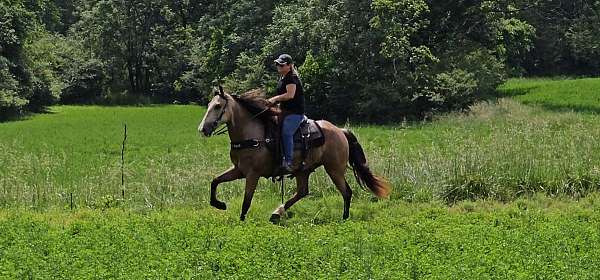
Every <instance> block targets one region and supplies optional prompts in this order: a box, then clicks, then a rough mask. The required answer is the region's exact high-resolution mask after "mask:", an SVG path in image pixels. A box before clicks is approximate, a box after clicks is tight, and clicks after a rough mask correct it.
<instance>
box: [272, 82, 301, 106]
mask: <svg viewBox="0 0 600 280" xmlns="http://www.w3.org/2000/svg"><path fill="white" fill-rule="evenodd" d="M285 89H286V92H285V93H284V94H280V95H277V96H273V97H271V98H269V101H271V102H273V103H275V102H281V101H287V100H290V99H292V98H294V95H295V94H296V84H288V85H286V86H285Z"/></svg>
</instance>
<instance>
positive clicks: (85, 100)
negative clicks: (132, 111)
mask: <svg viewBox="0 0 600 280" xmlns="http://www.w3.org/2000/svg"><path fill="white" fill-rule="evenodd" d="M599 23H600V2H599V1H583V0H573V1H566V0H563V1H525V0H488V1H484V0H463V1H442V0H372V1H364V0H307V1H289V0H288V1H278V0H275V1H266V0H239V1H233V0H222V1H214V0H203V1H202V0H201V1H191V0H171V1H166V0H0V118H7V117H10V116H12V115H15V114H19V113H22V112H26V111H34V112H35V111H40V110H43V109H44V108H45V106H47V105H50V104H55V103H62V104H73V103H76V104H90V103H94V104H132V103H163V102H169V103H170V102H174V101H178V102H181V103H187V102H191V101H194V102H206V100H207V99H208V98H210V96H208V94H209V93H210V92H211V91H210V88H211V87H212V86H213V85H214V81H215V80H218V81H222V82H223V83H224V84H225V85H226V87H227V88H228V89H230V90H231V91H234V92H241V91H244V90H247V89H250V88H255V87H266V88H267V89H268V90H271V91H272V89H273V87H274V84H275V82H276V74H275V71H274V69H273V66H272V61H273V59H274V58H275V57H276V56H277V55H279V54H281V53H289V54H291V55H292V56H293V57H294V58H295V60H296V64H297V65H298V66H299V70H300V73H301V76H302V79H303V81H304V83H305V86H306V92H307V98H308V100H307V102H308V109H309V113H310V115H311V116H313V117H327V118H328V119H332V120H335V121H344V120H346V119H356V120H360V121H369V122H385V121H398V120H402V119H404V118H422V117H423V116H424V115H425V114H428V113H430V112H436V111H448V110H462V109H465V108H467V107H468V105H470V104H472V102H474V101H475V100H477V99H478V98H481V97H482V96H485V95H488V94H490V93H492V92H493V91H494V89H495V88H496V86H497V85H498V84H500V83H501V82H502V81H504V80H505V79H506V78H507V77H509V76H527V75H538V76H539V75H598V74H599V73H600V59H598V58H599V57H600V24H599Z"/></svg>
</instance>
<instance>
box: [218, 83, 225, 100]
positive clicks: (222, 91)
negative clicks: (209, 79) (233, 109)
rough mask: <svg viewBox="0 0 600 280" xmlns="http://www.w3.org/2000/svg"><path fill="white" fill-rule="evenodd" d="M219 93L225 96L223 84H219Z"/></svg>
mask: <svg viewBox="0 0 600 280" xmlns="http://www.w3.org/2000/svg"><path fill="white" fill-rule="evenodd" d="M219 95H220V96H221V97H223V98H225V91H224V90H223V86H221V85H219Z"/></svg>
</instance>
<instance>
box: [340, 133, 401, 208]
mask: <svg viewBox="0 0 600 280" xmlns="http://www.w3.org/2000/svg"><path fill="white" fill-rule="evenodd" d="M343 131H344V135H346V139H347V140H348V145H349V148H350V166H352V169H353V170H354V176H355V177H356V181H357V182H358V183H359V184H361V185H367V187H369V189H370V190H371V191H372V192H373V193H374V194H375V195H376V196H378V197H381V198H388V197H389V195H390V192H391V191H392V187H391V186H390V184H389V183H388V182H387V181H386V180H385V179H383V178H381V177H379V176H376V175H374V174H373V172H371V169H369V165H368V164H367V158H366V157H365V152H364V151H363V148H362V146H361V145H360V143H358V139H356V136H354V134H352V132H350V131H349V130H347V129H343Z"/></svg>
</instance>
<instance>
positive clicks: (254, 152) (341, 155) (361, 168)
mask: <svg viewBox="0 0 600 280" xmlns="http://www.w3.org/2000/svg"><path fill="white" fill-rule="evenodd" d="M219 89H220V90H217V89H216V88H215V89H214V90H215V92H214V93H215V95H214V97H213V98H212V99H211V101H210V102H209V103H208V105H207V110H206V113H205V114H204V117H203V118H202V121H201V122H200V124H199V126H198V132H199V133H200V134H201V135H202V136H205V137H210V136H211V135H212V134H213V133H214V132H215V129H217V127H219V126H221V125H222V124H225V125H226V127H227V132H228V134H229V139H230V141H231V143H240V142H243V141H248V140H252V141H254V143H256V145H253V146H252V147H249V148H242V149H234V148H233V147H232V148H231V150H230V152H229V157H230V159H231V162H232V164H233V166H231V167H230V168H229V169H227V170H226V171H224V172H223V173H221V174H220V175H219V176H217V177H216V178H214V179H213V180H212V182H211V184H210V205H211V206H213V207H215V208H217V209H220V210H226V209H227V206H226V204H225V203H224V202H222V201H219V200H218V199H217V187H218V186H219V184H221V183H224V182H229V181H234V180H238V179H242V178H244V179H245V180H246V182H245V193H244V200H243V202H242V211H241V214H240V220H241V221H244V220H245V218H246V214H247V213H248V209H249V208H250V204H251V202H252V197H253V195H254V191H255V190H256V186H257V184H258V180H259V178H260V177H265V178H269V177H273V176H275V175H274V173H273V170H276V168H277V167H278V166H279V164H280V162H279V161H278V160H277V159H276V158H275V157H274V155H275V154H274V153H275V151H273V149H269V148H268V147H267V143H266V141H268V140H267V139H266V136H265V135H266V134H265V132H266V131H265V130H266V129H268V127H269V126H268V122H273V121H274V119H276V117H275V116H276V115H277V114H279V113H280V112H279V111H278V110H277V107H273V104H271V103H270V102H269V101H268V100H266V99H265V97H264V92H262V91H261V90H252V91H249V92H246V93H244V94H242V95H231V94H229V93H226V92H224V91H223V89H222V87H219ZM316 122H317V123H318V124H319V126H320V127H321V131H322V133H323V136H324V143H323V144H322V145H320V146H319V147H315V148H311V149H310V150H308V151H307V152H306V154H305V155H304V156H305V158H304V159H302V158H301V155H300V152H299V151H295V153H294V162H293V165H292V166H294V167H296V166H299V165H300V161H302V160H304V161H303V164H302V165H303V167H302V168H297V169H295V170H294V171H292V174H291V175H292V176H293V177H295V179H296V192H295V193H294V195H293V196H292V197H291V198H290V199H289V200H287V201H286V202H285V203H284V204H282V205H280V206H279V207H277V208H276V209H275V211H274V212H273V213H272V215H271V218H270V220H271V222H273V223H277V222H278V221H279V219H280V218H281V217H282V216H283V215H284V214H285V211H287V210H288V209H289V208H290V207H292V205H294V203H296V202H298V201H299V200H300V199H302V198H303V197H305V196H307V195H308V193H309V188H308V179H309V176H310V174H311V173H312V172H314V170H315V169H316V168H318V167H320V166H323V167H324V168H325V171H326V172H327V174H328V175H329V177H330V178H331V180H332V181H333V183H334V185H335V186H336V187H337V189H338V190H339V192H340V193H341V194H342V197H343V199H344V211H343V215H342V217H343V219H344V220H346V219H347V218H348V217H349V216H350V202H351V199H352V190H351V189H350V185H349V184H348V182H347V181H346V178H345V171H346V168H347V165H348V163H350V166H351V167H352V169H353V171H354V175H355V177H356V180H357V182H358V183H359V184H361V185H366V186H367V187H368V189H369V190H370V191H371V192H372V193H373V194H375V195H376V196H377V197H379V198H389V195H390V192H391V185H390V184H389V183H388V182H387V181H386V180H385V179H383V178H382V177H379V176H376V175H374V174H373V173H372V172H371V170H370V168H369V166H368V164H367V160H366V157H365V154H364V152H363V149H362V146H361V145H360V144H359V143H358V140H357V138H356V136H355V135H354V134H353V133H352V132H350V131H349V130H347V129H341V128H338V127H336V126H335V125H333V124H332V123H330V122H329V121H326V120H318V121H316Z"/></svg>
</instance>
